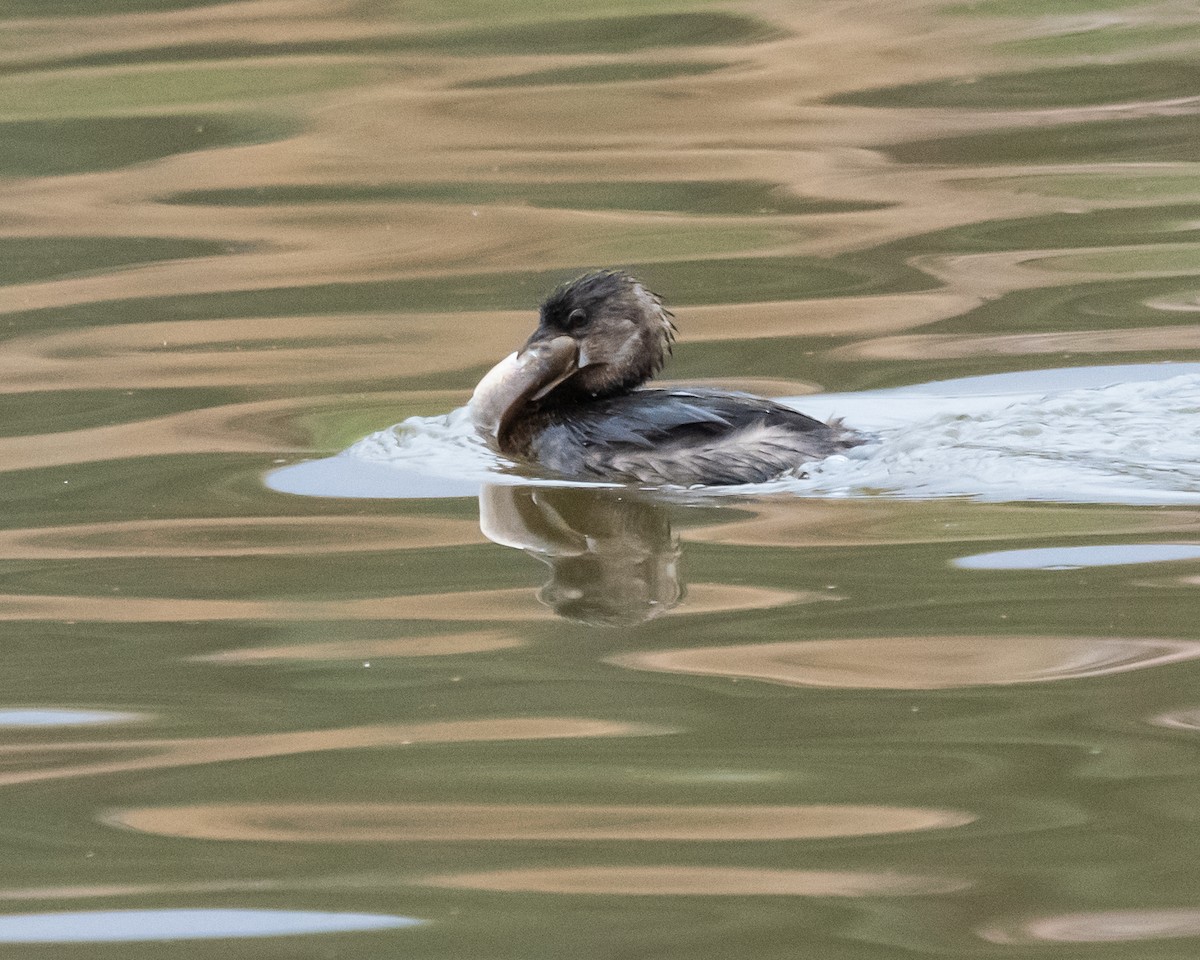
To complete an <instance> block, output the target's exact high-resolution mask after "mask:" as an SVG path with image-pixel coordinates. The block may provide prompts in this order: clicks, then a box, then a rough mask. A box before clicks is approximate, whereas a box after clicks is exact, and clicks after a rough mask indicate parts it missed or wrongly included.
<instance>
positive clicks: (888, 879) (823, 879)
mask: <svg viewBox="0 0 1200 960" xmlns="http://www.w3.org/2000/svg"><path fill="white" fill-rule="evenodd" d="M422 882H423V883H424V884H426V885H427V886H433V887H453V888H461V889H466V890H492V891H496V892H520V893H552V894H585V895H593V896H628V897H646V896H650V897H671V896H678V897H696V896H716V897H749V896H759V897H764V896H765V897H771V896H777V897H879V896H921V895H929V894H944V893H954V892H956V891H958V890H964V889H966V888H967V887H969V886H970V883H968V882H967V881H963V880H954V879H950V878H948V877H937V876H919V875H913V874H904V873H887V872H879V873H872V872H869V871H862V872H859V871H850V870H772V869H768V868H765V867H764V868H754V867H687V866H677V865H671V866H661V867H659V866H654V867H646V866H632V865H631V866H625V867H609V866H604V867H557V868H555V867H550V868H545V869H529V870H497V871H492V872H488V873H461V874H447V875H444V876H434V877H426V878H425V879H424V880H423V881H422Z"/></svg>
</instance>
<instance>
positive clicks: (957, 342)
mask: <svg viewBox="0 0 1200 960" xmlns="http://www.w3.org/2000/svg"><path fill="white" fill-rule="evenodd" d="M1197 348H1200V328H1198V327H1186V326H1172V327H1146V326H1141V327H1137V328H1134V329H1129V330H1077V331H1072V332H1070V333H1045V332H1040V333H1024V334H1004V335H999V336H976V335H971V334H963V335H955V334H923V335H914V336H907V337H888V338H885V339H882V340H864V341H862V342H860V343H854V344H851V345H849V346H845V347H838V348H837V349H835V350H831V351H830V353H829V355H830V356H831V357H837V358H838V359H844V360H866V359H872V360H926V359H930V358H938V359H942V360H950V359H960V358H969V357H987V356H1025V355H1036V354H1045V353H1082V354H1088V353H1137V352H1140V351H1147V350H1160V351H1170V350H1195V349H1197Z"/></svg>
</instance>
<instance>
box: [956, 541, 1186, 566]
mask: <svg viewBox="0 0 1200 960" xmlns="http://www.w3.org/2000/svg"><path fill="white" fill-rule="evenodd" d="M1173 560H1200V544H1193V543H1114V544H1098V545H1095V546H1086V547H1038V548H1035V549H1031V550H999V551H996V552H994V553H976V554H973V555H971V556H969V557H959V558H958V559H956V560H953V561H951V563H952V564H953V565H954V566H956V567H961V568H962V569H964V570H1078V569H1080V568H1081V567H1117V566H1124V565H1126V564H1138V563H1168V562H1170V561H1173Z"/></svg>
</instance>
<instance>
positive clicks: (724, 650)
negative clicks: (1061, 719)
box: [609, 636, 1200, 690]
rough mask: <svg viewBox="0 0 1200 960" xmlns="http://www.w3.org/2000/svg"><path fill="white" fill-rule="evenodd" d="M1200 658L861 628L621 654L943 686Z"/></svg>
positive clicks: (821, 678) (1076, 641)
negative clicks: (833, 634)
mask: <svg viewBox="0 0 1200 960" xmlns="http://www.w3.org/2000/svg"><path fill="white" fill-rule="evenodd" d="M1197 658H1200V643H1195V642H1188V641H1184V640H1150V639H1125V638H1118V637H1095V638H1092V637H1043V636H1027V637H1020V636H1017V637H991V636H989V637H969V636H961V637H960V636H941V637H861V638H853V639H846V640H807V641H794V642H785V643H755V644H738V645H733V646H728V647H696V648H691V649H680V650H661V651H654V652H650V653H632V654H622V655H621V656H617V657H613V658H611V659H610V661H609V662H610V663H615V664H618V665H619V666H624V667H631V668H633V669H635V670H650V671H657V672H663V673H685V674H695V675H702V676H720V677H748V678H751V679H754V680H764V681H766V682H768V683H777V684H782V685H784V686H790V687H842V688H849V689H882V690H939V689H947V688H954V687H969V686H1005V685H1008V684H1015V683H1043V682H1046V681H1051V680H1076V679H1080V678H1083V677H1099V676H1105V675H1107V674H1112V673H1123V672H1125V671H1129V670H1140V669H1145V668H1147V667H1155V666H1161V665H1163V664H1168V663H1177V662H1179V661H1183V660H1194V659H1197Z"/></svg>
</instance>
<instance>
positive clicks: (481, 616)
mask: <svg viewBox="0 0 1200 960" xmlns="http://www.w3.org/2000/svg"><path fill="white" fill-rule="evenodd" d="M838 599H840V598H839V597H838V596H837V595H836V594H831V593H829V592H827V591H815V590H814V591H789V590H773V589H770V588H767V587H751V586H742V585H731V584H719V583H716V584H714V583H698V584H693V585H691V586H689V588H688V599H687V603H686V605H684V606H682V607H680V608H678V610H677V611H676V612H677V613H680V614H707V613H726V612H730V611H736V610H765V609H768V608H771V607H780V606H785V605H788V604H792V603H817V602H827V601H832V600H838ZM553 616H554V614H553V612H552V611H550V610H549V609H548V608H546V607H544V606H542V605H541V604H540V603H538V601H537V598H536V597H535V595H534V592H533V591H532V590H528V589H525V588H523V587H513V588H510V589H500V590H465V591H461V592H457V593H451V592H447V593H423V594H407V595H405V594H400V595H393V596H379V597H364V598H360V599H354V600H286V599H284V600H234V599H218V600H205V599H195V598H191V597H133V596H128V595H125V594H122V595H120V596H99V597H79V596H70V595H46V594H13V593H10V594H0V621H5V620H65V621H69V622H76V621H91V622H93V623H180V622H184V621H193V622H195V621H208V622H211V621H223V620H254V621H264V620H265V621H286V622H300V621H305V620H436V621H460V620H480V621H489V622H494V621H505V622H527V621H537V620H548V619H551V618H553Z"/></svg>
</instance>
